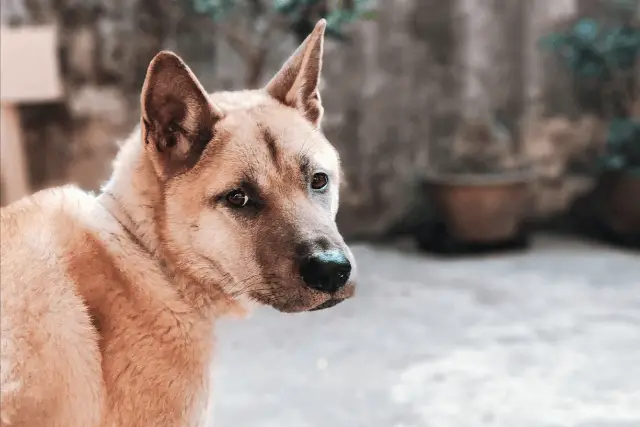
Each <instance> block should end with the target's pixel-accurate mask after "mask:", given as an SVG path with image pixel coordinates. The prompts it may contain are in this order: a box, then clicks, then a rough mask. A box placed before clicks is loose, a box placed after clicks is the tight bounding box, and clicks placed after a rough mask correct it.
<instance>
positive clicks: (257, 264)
mask: <svg viewBox="0 0 640 427" xmlns="http://www.w3.org/2000/svg"><path fill="white" fill-rule="evenodd" d="M324 28H325V22H324V21H321V22H320V23H318V25H317V26H316V28H315V29H314V31H313V32H312V33H311V35H309V37H308V38H307V39H306V40H305V41H304V42H303V44H302V45H301V46H300V47H299V48H298V49H297V50H296V51H295V53H294V54H293V55H292V56H291V58H290V59H289V60H288V61H287V62H286V63H285V65H284V66H283V67H282V69H281V70H280V71H279V72H278V73H277V74H276V76H275V77H273V79H272V80H271V81H270V82H269V83H268V84H267V86H266V87H265V88H263V89H261V90H252V91H243V92H227V93H218V94H212V95H207V93H206V92H205V91H204V90H203V88H202V86H201V85H200V83H199V82H198V80H197V79H196V77H195V76H194V75H193V73H192V72H191V71H190V70H189V68H188V67H187V66H186V65H185V64H184V63H183V62H182V60H180V58H178V57H177V56H175V55H174V54H172V53H169V52H162V53H160V54H158V55H157V56H156V57H155V58H154V59H153V61H152V62H151V64H150V66H149V69H148V72H147V77H146V80H145V83H144V87H143V91H142V97H141V101H142V135H143V139H144V146H145V151H146V154H147V156H148V157H149V158H150V159H151V163H152V164H153V168H154V170H155V172H156V174H157V176H158V178H159V181H160V183H161V186H162V193H163V203H162V209H161V211H162V212H161V214H159V215H158V218H157V220H158V222H159V232H160V236H161V241H162V242H163V245H164V248H163V249H164V251H165V252H166V253H167V254H168V257H169V258H170V259H171V262H174V263H175V264H176V266H177V267H178V268H180V269H182V270H185V271H186V272H188V273H189V274H190V275H191V276H192V277H194V278H195V279H196V280H197V282H199V283H203V284H206V283H209V284H210V283H212V281H215V282H216V283H217V286H219V287H220V288H221V289H222V291H223V292H225V293H226V295H227V296H229V297H231V298H240V297H241V296H248V297H249V298H250V299H252V300H255V301H258V302H261V303H264V304H268V305H271V306H273V307H275V308H277V309H279V310H281V311H286V312H295V311H305V310H313V309H320V308H327V307H330V306H332V305H335V304H337V303H338V302H340V301H342V300H344V299H346V298H349V297H351V296H352V295H353V293H354V286H355V285H354V276H355V265H354V259H353V256H352V254H351V251H350V250H349V248H348V247H347V245H346V244H345V242H344V240H343V239H342V237H341V235H340V233H339V232H338V229H337V227H336V224H335V216H336V211H337V209H338V191H339V185H340V169H339V161H338V155H337V153H336V151H335V149H334V148H333V147H332V146H331V144H330V143H329V142H328V141H327V140H326V138H325V137H324V135H323V134H322V132H321V131H320V129H319V124H320V120H321V118H322V112H323V109H322V105H321V102H320V96H319V93H318V83H319V80H320V71H321V65H322V46H323V37H324Z"/></svg>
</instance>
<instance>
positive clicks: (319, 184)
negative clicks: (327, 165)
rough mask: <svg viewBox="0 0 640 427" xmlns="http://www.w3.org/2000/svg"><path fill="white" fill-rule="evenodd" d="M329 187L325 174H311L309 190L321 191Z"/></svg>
mask: <svg viewBox="0 0 640 427" xmlns="http://www.w3.org/2000/svg"><path fill="white" fill-rule="evenodd" d="M327 185H329V177H328V176H327V174H326V173H322V172H318V173H316V174H313V177H312V178H311V188H312V189H314V190H323V189H324V188H326V186H327Z"/></svg>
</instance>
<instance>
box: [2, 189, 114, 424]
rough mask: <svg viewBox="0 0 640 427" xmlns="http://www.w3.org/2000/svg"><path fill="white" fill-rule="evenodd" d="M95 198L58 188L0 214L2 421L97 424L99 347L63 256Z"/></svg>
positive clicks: (71, 246)
mask: <svg viewBox="0 0 640 427" xmlns="http://www.w3.org/2000/svg"><path fill="white" fill-rule="evenodd" d="M91 209H98V206H97V204H96V202H95V199H94V198H93V197H91V196H89V195H86V194H84V193H82V192H81V191H79V190H76V189H72V188H64V189H58V190H49V191H44V192H41V193H38V194H36V195H35V196H33V197H32V198H29V199H25V200H23V201H20V202H18V203H16V204H14V205H11V206H9V207H7V208H4V209H2V211H1V213H0V217H1V220H0V232H1V235H2V249H1V269H0V270H1V271H0V276H1V277H2V280H1V294H2V298H1V299H0V301H1V309H0V314H1V322H0V323H1V331H0V339H1V343H2V344H1V347H0V352H1V361H0V365H1V376H0V390H1V401H2V408H1V412H0V424H1V425H2V426H5V425H6V426H27V425H28V426H45V425H47V426H51V427H74V426H78V427H80V426H94V425H98V422H99V420H100V417H101V407H102V396H101V393H102V387H101V381H102V380H101V378H102V375H101V369H100V352H99V349H98V344H97V337H96V332H95V329H94V327H93V325H92V322H91V318H90V316H89V314H88V313H87V309H86V306H85V304H84V302H83V301H82V299H81V297H80V296H79V294H78V290H77V289H76V284H75V283H74V282H73V280H71V279H70V278H69V277H68V274H67V272H66V271H65V267H64V263H63V262H62V260H61V258H64V257H66V256H67V254H68V253H72V252H73V251H74V250H75V249H79V248H74V245H75V244H76V242H77V241H78V240H77V239H78V237H79V236H80V235H81V234H82V233H83V232H84V231H83V226H82V225H81V223H80V222H79V221H78V218H80V217H82V215H83V212H82V211H85V212H86V211H87V210H91Z"/></svg>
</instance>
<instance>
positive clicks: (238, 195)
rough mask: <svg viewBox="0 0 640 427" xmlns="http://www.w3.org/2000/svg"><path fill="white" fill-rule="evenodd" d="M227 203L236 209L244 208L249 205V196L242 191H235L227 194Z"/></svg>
mask: <svg viewBox="0 0 640 427" xmlns="http://www.w3.org/2000/svg"><path fill="white" fill-rule="evenodd" d="M227 202H229V203H230V204H231V205H233V206H235V207H238V208H243V207H245V206H247V203H249V196H247V193H245V192H244V191H242V190H233V191H232V192H230V193H229V194H227Z"/></svg>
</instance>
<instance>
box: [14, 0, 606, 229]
mask: <svg viewBox="0 0 640 427" xmlns="http://www.w3.org/2000/svg"><path fill="white" fill-rule="evenodd" d="M594 1H596V0H591V1H590V2H587V1H586V0H456V1H442V0H396V1H378V10H379V14H378V16H379V17H378V19H377V20H376V21H375V22H361V23H359V24H357V25H354V26H353V27H352V28H350V29H349V31H350V33H351V34H352V42H351V43H348V44H344V45H342V44H336V43H335V42H328V43H327V47H326V59H325V74H324V88H323V100H324V102H325V103H326V105H325V108H326V119H325V122H324V129H325V132H326V133H327V135H328V136H329V138H330V139H331V140H332V141H333V142H334V143H335V145H336V146H337V147H338V149H339V151H340V153H341V156H342V159H343V162H344V165H345V169H346V177H347V180H348V186H347V187H346V188H345V192H344V196H343V197H342V205H341V212H340V215H339V221H340V223H341V227H342V229H343V230H344V231H345V232H346V233H347V234H349V235H364V236H380V235H382V234H384V233H386V232H388V231H389V230H390V229H403V228H408V227H410V225H411V223H412V221H413V219H414V217H415V214H416V213H417V214H418V215H422V214H423V210H422V209H423V208H422V207H420V206H422V205H424V203H422V202H423V199H424V197H423V195H422V193H421V191H420V185H419V183H420V181H421V179H422V178H423V177H424V176H425V174H426V173H427V172H428V171H429V170H430V169H433V168H434V167H435V166H437V165H438V164H440V163H442V162H444V161H445V160H446V159H447V158H448V157H450V156H451V155H452V154H451V153H452V147H453V145H452V141H453V138H454V134H455V130H456V129H457V127H458V126H459V124H460V123H461V121H462V120H464V119H466V118H474V117H477V116H482V115H483V114H486V113H487V112H490V113H491V114H493V115H494V116H495V118H497V119H499V120H500V121H501V122H502V123H503V124H505V125H506V127H507V128H508V129H510V130H511V131H512V132H513V136H514V137H513V138H512V139H511V142H510V145H509V146H508V147H507V149H508V150H510V151H512V152H513V153H518V152H526V153H528V154H529V155H530V157H531V158H532V159H534V160H535V161H536V165H537V169H538V170H539V172H540V174H541V175H545V174H546V175H545V176H546V177H547V178H548V177H550V176H551V177H552V179H548V180H547V181H545V180H542V181H541V182H542V184H540V185H539V186H538V187H539V192H538V194H539V197H538V198H539V200H540V206H541V209H540V212H544V213H552V212H555V211H557V210H559V209H562V208H563V207H565V206H566V205H567V203H568V202H569V201H570V200H571V198H572V196H570V195H572V194H574V193H575V192H576V191H577V190H576V188H574V187H575V186H574V187H571V186H569V187H570V188H569V187H567V186H566V185H564V184H558V182H560V183H566V182H567V179H566V178H565V174H564V171H565V167H564V163H565V161H566V158H567V157H568V156H569V155H573V154H575V153H574V152H575V151H580V150H582V149H583V148H584V147H583V146H586V145H588V144H590V143H591V142H590V140H589V141H587V142H585V141H584V139H585V138H584V137H583V136H580V135H582V134H580V135H578V136H576V135H574V134H572V135H573V136H572V138H573V139H572V138H566V137H564V136H562V135H561V136H560V137H558V135H557V134H558V133H560V134H562V132H561V131H562V129H564V131H565V132H566V129H565V128H566V127H567V126H569V127H571V124H570V123H569V124H567V123H568V122H564V124H563V125H558V124H557V123H556V124H553V125H554V126H556V127H558V126H559V127H560V128H562V126H564V127H565V128H562V129H561V130H560V131H558V130H557V129H556V128H553V129H556V130H555V131H554V132H556V133H554V134H553V135H552V136H550V132H549V130H548V129H547V128H545V127H544V125H545V123H542V125H539V126H538V131H537V133H536V132H531V134H535V137H531V138H529V142H527V139H526V138H524V139H523V138H520V137H521V136H525V134H523V133H522V132H521V125H522V123H523V119H524V118H528V119H530V120H533V121H537V120H538V119H539V118H540V117H541V116H542V113H541V110H540V109H539V108H533V107H535V106H539V105H541V103H542V105H547V104H548V105H549V106H551V107H552V109H553V111H554V112H560V113H562V114H575V108H574V107H573V106H572V105H571V97H570V96H568V95H567V94H568V90H567V87H568V82H567V80H566V79H564V80H563V78H562V77H559V76H561V75H562V73H560V72H557V73H556V72H554V73H553V74H552V75H550V73H549V72H548V70H553V68H549V67H553V64H552V63H550V62H549V60H548V59H547V58H546V57H545V56H544V55H543V54H541V53H540V52H539V51H538V50H537V48H536V47H535V43H536V41H537V39H538V38H539V36H540V35H542V34H543V33H544V32H545V31H546V29H547V28H548V26H549V25H551V24H552V23H553V22H555V21H556V20H558V19H563V18H565V17H567V16H572V15H573V14H575V13H576V12H577V11H579V10H581V9H580V8H582V7H587V6H583V5H582V2H583V3H585V4H586V3H589V7H593V5H592V3H593V2H594ZM189 4H190V2H187V1H181V2H166V1H162V0H126V1H125V0H83V1H80V0H64V1H54V0H39V1H36V0H2V21H3V23H4V24H23V23H24V24H28V23H39V22H52V21H55V22H57V23H59V24H60V25H61V28H62V30H63V34H62V39H61V63H62V66H63V71H64V75H65V83H66V90H67V94H68V97H67V101H66V102H65V103H63V104H56V105H47V106H32V107H25V108H24V111H23V112H24V126H25V129H26V131H27V135H28V146H29V147H28V148H29V158H30V168H31V174H32V177H33V181H34V184H35V185H36V186H37V187H42V186H48V185H52V184H57V183H60V182H65V181H74V182H78V183H79V184H80V185H82V186H83V187H86V188H91V189H95V188H97V187H98V186H99V184H100V183H101V182H102V180H104V179H106V177H107V176H108V173H109V168H110V159H111V158H112V156H113V154H114V153H115V151H116V149H117V146H116V144H115V141H116V140H117V139H119V138H122V137H123V136H124V135H125V134H126V133H128V132H129V131H130V129H131V128H132V126H133V125H134V124H135V122H136V121H137V117H138V116H137V114H138V113H137V109H138V100H137V96H138V92H139V88H140V86H141V83H142V79H143V76H144V71H145V69H146V66H147V64H148V62H149V60H150V59H151V58H152V56H153V55H154V54H155V53H156V52H157V51H158V50H160V49H162V48H169V49H173V50H175V51H177V52H178V53H179V54H180V55H181V56H183V57H184V58H185V59H186V61H187V62H188V63H189V64H190V65H191V66H192V68H193V69H194V71H195V73H196V74H197V75H198V76H199V77H200V78H201V80H202V82H203V84H204V86H205V87H207V88H208V89H210V90H212V91H213V90H217V89H229V88H234V87H236V88H237V87H240V86H241V85H242V81H243V72H242V71H243V70H242V68H243V64H242V62H241V61H240V60H239V58H238V57H237V56H236V55H235V54H234V53H233V52H232V51H231V50H230V48H229V47H228V46H226V45H225V43H224V42H222V41H220V38H219V37H216V34H215V28H214V26H213V25H212V23H211V22H210V21H209V20H208V19H207V18H203V17H199V16H196V14H195V13H194V12H193V11H191V10H189ZM293 47H294V45H293V40H292V39H291V38H284V39H283V43H282V44H281V45H279V46H277V47H275V48H274V50H273V52H272V54H271V56H270V58H269V66H268V68H269V72H268V73H267V74H270V73H271V72H274V71H275V69H276V68H277V67H278V66H279V64H280V63H281V62H282V61H283V60H284V59H285V57H286V55H287V54H288V53H289V52H290V51H291V49H293ZM265 78H268V75H267V76H265ZM559 87H561V88H562V89H560V88H559ZM558 94H560V96H558ZM547 110H548V108H547ZM553 129H552V130H553ZM581 129H582V128H581ZM551 133H553V132H551ZM574 133H575V132H574ZM583 133H584V132H583ZM587 133H588V132H587ZM587 139H588V138H587ZM557 140H561V142H558V141H557ZM594 143H597V141H596V142H594ZM567 145H570V147H567ZM575 147H580V149H579V150H578V149H576V148H575ZM578 154H579V153H578ZM545 168H546V169H545ZM554 180H555V181H554ZM545 182H553V184H552V185H547V184H545ZM578 187H579V186H578ZM580 188H581V187H580ZM558 194H561V197H559V196H558ZM549 195H550V196H549ZM398 226H399V228H398Z"/></svg>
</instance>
